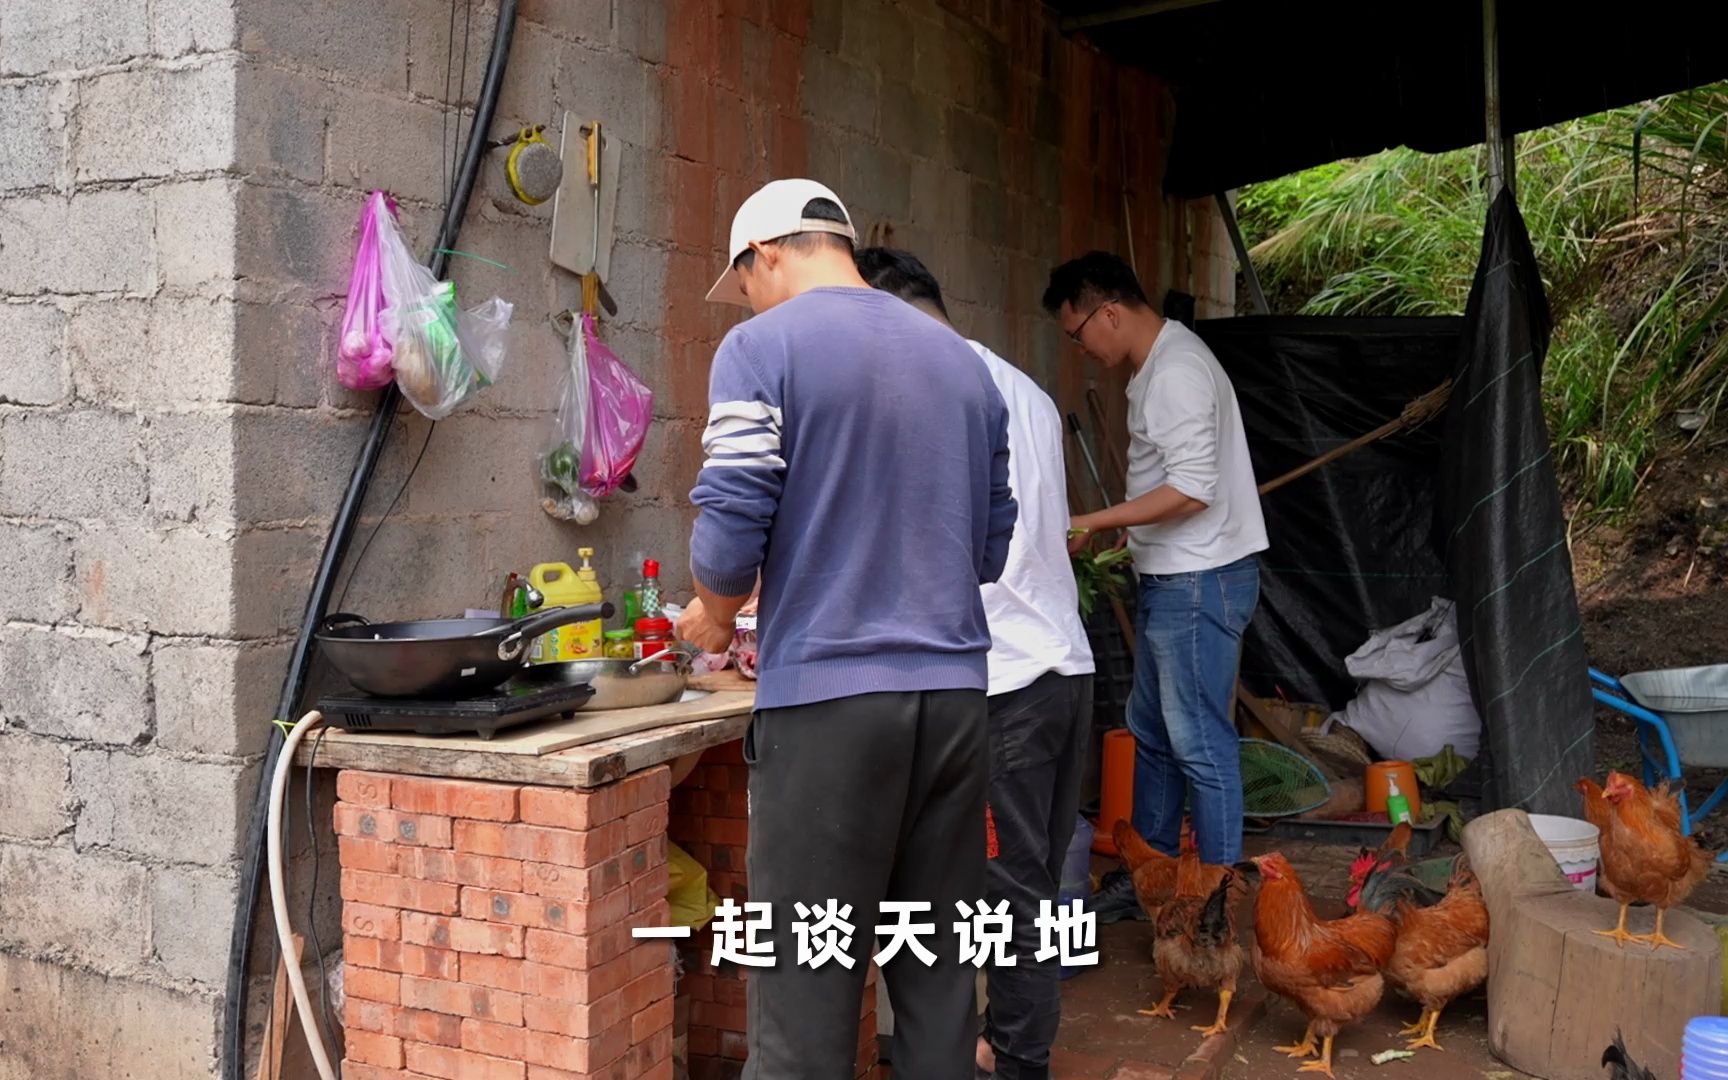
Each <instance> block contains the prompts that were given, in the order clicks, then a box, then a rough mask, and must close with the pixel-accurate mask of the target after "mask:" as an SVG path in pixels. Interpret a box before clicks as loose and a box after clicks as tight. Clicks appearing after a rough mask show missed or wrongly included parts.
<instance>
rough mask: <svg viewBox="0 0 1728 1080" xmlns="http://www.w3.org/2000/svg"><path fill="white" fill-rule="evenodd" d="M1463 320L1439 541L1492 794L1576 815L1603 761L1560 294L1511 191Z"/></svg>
mask: <svg viewBox="0 0 1728 1080" xmlns="http://www.w3.org/2000/svg"><path fill="white" fill-rule="evenodd" d="M1465 322H1466V329H1465V332H1464V346H1463V349H1462V351H1461V353H1460V362H1459V366H1458V372H1457V374H1456V376H1455V377H1454V384H1453V389H1452V402H1451V405H1450V406H1449V408H1448V409H1447V415H1446V429H1445V452H1444V462H1443V470H1442V475H1443V476H1444V484H1443V487H1442V490H1441V502H1440V506H1441V513H1440V515H1439V518H1438V521H1439V524H1440V526H1441V531H1440V535H1439V536H1438V538H1437V544H1438V547H1439V549H1440V550H1442V551H1444V552H1445V557H1446V561H1447V565H1448V567H1449V569H1450V572H1451V580H1452V593H1451V595H1452V598H1453V599H1454V600H1455V601H1457V604H1458V637H1459V643H1460V646H1461V648H1462V649H1463V652H1464V663H1465V670H1466V671H1467V672H1468V673H1469V676H1470V688H1471V692H1472V693H1473V694H1474V695H1475V699H1476V709H1477V711H1478V712H1480V713H1481V714H1482V719H1483V722H1484V724H1485V725H1486V726H1487V739H1486V740H1485V741H1484V743H1483V750H1484V753H1483V754H1482V755H1480V756H1479V758H1478V763H1479V764H1485V765H1486V768H1485V769H1482V770H1481V772H1480V779H1481V784H1482V800H1483V802H1484V804H1485V805H1486V806H1487V807H1489V808H1495V809H1497V808H1502V807H1509V806H1516V807H1519V808H1521V809H1524V810H1527V811H1529V812H1530V813H1533V814H1565V815H1571V814H1574V813H1576V811H1577V794H1576V793H1575V792H1574V791H1573V789H1572V784H1573V783H1574V782H1575V781H1576V780H1577V779H1578V777H1580V776H1584V775H1587V774H1589V773H1591V772H1592V771H1594V766H1595V748H1594V746H1593V735H1594V733H1595V721H1594V709H1593V706H1592V703H1591V697H1590V678H1589V664H1588V660H1587V658H1586V655H1585V651H1584V632H1583V624H1582V623H1581V621H1580V619H1579V615H1578V597H1577V594H1576V592H1575V589H1574V585H1573V577H1572V556H1571V553H1570V551H1569V550H1568V549H1567V546H1566V518H1565V514H1564V510H1563V507H1562V505H1561V502H1560V488H1559V485H1558V483H1557V481H1556V478H1555V474H1554V458H1553V454H1552V451H1551V444H1550V442H1549V437H1548V423H1547V420H1546V418H1545V417H1544V416H1543V413H1542V362H1543V360H1544V359H1545V358H1546V356H1547V352H1548V333H1549V329H1550V327H1551V321H1550V315H1549V311H1548V301H1547V298H1546V297H1545V296H1544V295H1543V292H1542V277H1541V274H1540V272H1539V270H1538V268H1537V265H1536V255H1535V252H1534V250H1532V248H1531V246H1530V236H1529V234H1528V233H1527V232H1526V231H1525V228H1524V220H1523V218H1522V217H1521V216H1520V215H1519V213H1518V207H1517V205H1516V204H1515V203H1514V202H1513V199H1512V196H1511V193H1510V192H1503V193H1502V194H1501V195H1500V196H1499V197H1498V198H1497V199H1495V201H1494V205H1493V206H1492V207H1491V208H1490V210H1489V213H1488V224H1487V228H1486V230H1485V231H1484V235H1483V240H1482V258H1481V260H1480V261H1479V262H1478V263H1477V268H1476V281H1475V284H1474V285H1473V286H1472V287H1471V290H1470V303H1469V306H1468V307H1467V308H1466V309H1465ZM1477 771H1478V770H1476V769H1472V770H1471V772H1477Z"/></svg>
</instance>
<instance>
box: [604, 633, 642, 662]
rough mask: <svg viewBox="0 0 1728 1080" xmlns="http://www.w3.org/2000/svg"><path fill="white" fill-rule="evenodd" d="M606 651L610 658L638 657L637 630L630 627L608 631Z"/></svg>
mask: <svg viewBox="0 0 1728 1080" xmlns="http://www.w3.org/2000/svg"><path fill="white" fill-rule="evenodd" d="M605 653H606V659H608V660H634V659H636V632H635V631H634V630H629V629H625V630H608V631H606V645H605Z"/></svg>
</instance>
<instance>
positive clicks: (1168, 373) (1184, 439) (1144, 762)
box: [1044, 251, 1267, 922]
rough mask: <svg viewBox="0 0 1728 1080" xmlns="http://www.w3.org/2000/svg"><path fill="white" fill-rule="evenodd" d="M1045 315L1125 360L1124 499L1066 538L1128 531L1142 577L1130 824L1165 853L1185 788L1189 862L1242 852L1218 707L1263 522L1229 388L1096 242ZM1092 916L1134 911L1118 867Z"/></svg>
mask: <svg viewBox="0 0 1728 1080" xmlns="http://www.w3.org/2000/svg"><path fill="white" fill-rule="evenodd" d="M1044 308H1045V310H1047V311H1049V312H1050V314H1052V315H1053V316H1055V317H1056V319H1057V321H1058V322H1060V323H1061V325H1062V329H1063V332H1064V333H1066V334H1067V335H1068V336H1069V338H1070V339H1072V340H1073V341H1074V343H1075V344H1077V345H1079V346H1080V347H1081V348H1082V349H1084V350H1085V351H1086V352H1087V353H1088V354H1089V355H1090V356H1091V357H1092V358H1093V359H1095V360H1097V361H1098V362H1099V363H1101V364H1103V365H1104V366H1105V367H1107V368H1115V367H1118V366H1120V365H1122V364H1127V365H1128V366H1129V368H1130V369H1131V371H1132V372H1133V374H1132V376H1131V377H1130V379H1129V381H1128V435H1129V447H1128V485H1127V492H1126V495H1127V500H1126V501H1125V502H1122V503H1119V504H1118V505H1116V506H1112V507H1108V508H1106V509H1104V510H1100V511H1098V512H1097V513H1093V514H1083V515H1081V516H1079V517H1077V518H1075V519H1074V520H1073V523H1072V529H1073V532H1072V539H1071V540H1070V547H1071V549H1072V550H1079V549H1080V548H1082V547H1085V546H1086V545H1087V544H1088V543H1090V542H1091V541H1092V539H1093V537H1094V535H1095V534H1097V533H1100V532H1109V531H1114V530H1118V529H1121V530H1126V532H1127V541H1128V547H1129V549H1130V550H1131V551H1132V552H1133V555H1134V568H1135V570H1136V571H1137V572H1138V574H1139V577H1140V597H1139V599H1140V604H1139V612H1138V617H1137V620H1136V621H1137V623H1138V626H1137V627H1136V637H1137V638H1138V648H1137V650H1136V661H1135V669H1134V693H1133V696H1132V697H1131V699H1130V701H1129V704H1128V727H1129V730H1131V731H1132V732H1133V733H1134V739H1135V743H1136V744H1137V752H1136V755H1135V760H1134V809H1133V817H1132V824H1133V826H1134V828H1135V831H1137V832H1139V833H1140V835H1141V836H1143V837H1145V838H1146V840H1147V842H1148V843H1150V844H1151V845H1152V846H1153V847H1155V848H1157V849H1159V850H1160V851H1163V852H1165V853H1166V854H1169V855H1176V854H1177V853H1178V843H1179V840H1180V837H1181V829H1182V815H1183V803H1184V800H1185V799H1186V798H1188V797H1189V796H1191V798H1192V803H1191V813H1192V815H1193V826H1194V834H1195V838H1196V839H1197V841H1198V842H1199V846H1200V858H1201V860H1202V861H1204V862H1207V863H1211V864H1213V865H1217V866H1229V865H1231V864H1232V863H1235V862H1237V861H1238V860H1239V859H1241V857H1242V782H1241V769H1240V765H1239V759H1238V750H1237V740H1236V729H1235V725H1234V724H1233V723H1232V721H1231V705H1232V702H1233V700H1234V696H1235V685H1236V666H1237V658H1238V653H1239V651H1240V648H1241V641H1242V634H1243V632H1244V631H1245V630H1246V629H1247V627H1248V622H1249V619H1250V618H1252V616H1253V614H1254V606H1255V604H1256V603H1258V602H1259V596H1260V569H1259V564H1258V561H1257V560H1256V558H1255V556H1256V554H1257V553H1258V552H1261V551H1264V550H1265V549H1266V546H1267V544H1266V525H1265V522H1264V520H1263V519H1262V518H1261V514H1260V496H1259V493H1258V491H1257V490H1256V488H1255V483H1254V470H1253V467H1252V465H1251V464H1250V462H1249V459H1248V443H1247V440H1246V438H1245V437H1244V435H1243V429H1242V416H1241V412H1240V410H1239V409H1238V408H1237V404H1236V392H1235V390H1234V388H1233V387H1232V386H1231V385H1230V379H1229V377H1228V376H1226V375H1225V374H1224V369H1223V368H1222V367H1220V366H1219V364H1218V360H1217V359H1216V358H1215V357H1214V356H1213V355H1212V351H1211V350H1210V349H1208V348H1207V347H1206V345H1205V343H1204V342H1202V341H1201V340H1200V338H1199V337H1198V336H1196V335H1195V334H1194V332H1193V331H1191V330H1189V329H1188V328H1187V327H1185V326H1183V325H1182V324H1181V323H1177V322H1170V321H1167V320H1165V319H1164V318H1163V317H1161V316H1160V315H1159V314H1158V313H1157V312H1156V311H1153V310H1152V306H1151V305H1150V304H1149V303H1147V300H1146V294H1145V292H1144V291H1142V290H1141V288H1140V282H1139V281H1138V279H1136V277H1135V276H1134V271H1133V270H1132V269H1131V268H1130V267H1129V266H1128V264H1127V263H1125V262H1123V261H1122V260H1121V259H1119V258H1117V257H1116V256H1114V255H1110V254H1107V253H1105V252H1101V251H1094V252H1091V253H1089V254H1087V255H1083V256H1081V257H1080V258H1078V259H1074V260H1073V261H1071V262H1067V263H1064V264H1062V265H1061V266H1059V267H1057V268H1056V269H1055V270H1053V271H1052V272H1051V274H1050V284H1049V287H1048V288H1047V289H1046V290H1045V293H1044ZM1093 908H1094V910H1095V911H1096V912H1097V914H1098V918H1099V921H1100V922H1114V921H1116V920H1118V919H1122V918H1127V917H1134V918H1145V917H1146V916H1145V914H1144V913H1143V912H1141V911H1140V907H1139V904H1138V902H1137V901H1136V900H1135V898H1134V886H1133V882H1132V881H1131V880H1129V878H1128V876H1127V875H1126V874H1124V873H1120V872H1119V873H1117V874H1115V875H1110V876H1108V877H1107V878H1106V879H1105V881H1104V883H1103V884H1102V885H1101V886H1100V888H1099V891H1098V893H1097V894H1096V895H1095V896H1094V898H1093Z"/></svg>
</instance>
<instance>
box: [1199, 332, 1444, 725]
mask: <svg viewBox="0 0 1728 1080" xmlns="http://www.w3.org/2000/svg"><path fill="white" fill-rule="evenodd" d="M1463 327H1464V321H1463V320H1462V319H1457V318H1425V319H1418V318H1404V319H1353V318H1322V317H1302V316H1292V317H1283V316H1280V317H1275V318H1243V319H1216V320H1208V321H1203V322H1200V323H1198V324H1197V325H1196V327H1195V330H1196V332H1197V333H1198V334H1199V335H1200V336H1201V338H1202V339H1204V340H1205V342H1206V343H1207V345H1209V346H1210V347H1211V349H1212V351H1213V353H1214V354H1215V355H1216V356H1217V357H1218V360H1219V363H1221V364H1222V365H1223V366H1224V369H1225V371H1226V372H1228V373H1229V375H1230V379H1231V382H1232V383H1233V384H1234V385H1235V388H1236V398H1237V401H1238V403H1239V404H1240V406H1241V409H1242V417H1243V424H1244V427H1245V428H1246V430H1247V434H1248V451H1249V455H1250V456H1251V457H1252V459H1253V462H1254V474H1255V476H1256V477H1257V478H1258V479H1259V480H1260V481H1261V482H1265V481H1267V480H1270V479H1272V478H1273V477H1276V476H1281V475H1283V474H1284V473H1286V472H1289V471H1290V470H1291V469H1294V468H1295V467H1297V466H1298V465H1301V464H1303V463H1305V462H1307V461H1309V460H1311V459H1313V458H1315V457H1318V456H1319V455H1321V454H1323V453H1325V452H1327V451H1328V450H1331V449H1333V448H1335V447H1337V446H1340V445H1342V444H1343V443H1347V442H1349V441H1350V440H1352V439H1355V438H1357V437H1358V436H1360V435H1362V434H1364V433H1366V432H1368V431H1372V430H1373V429H1374V428H1376V427H1379V426H1380V425H1381V424H1383V423H1385V422H1386V421H1388V420H1390V419H1392V418H1393V417H1396V416H1397V415H1398V414H1399V413H1400V412H1402V411H1403V409H1404V406H1405V405H1406V404H1408V403H1409V402H1410V401H1412V400H1414V399H1415V398H1417V397H1420V396H1421V395H1422V394H1424V393H1426V392H1428V391H1429V390H1432V389H1434V388H1435V387H1436V386H1438V385H1439V384H1440V383H1442V382H1444V381H1445V380H1446V378H1447V377H1448V376H1449V375H1451V374H1452V370H1453V368H1454V367H1455V366H1456V365H1457V361H1458V349H1459V342H1460V340H1461V336H1460V335H1461V333H1462V330H1463ZM1442 427H1443V425H1442V423H1441V421H1440V420H1439V419H1436V420H1434V421H1432V422H1430V423H1429V424H1427V425H1425V426H1423V427H1420V428H1417V429H1415V430H1414V431H1409V432H1402V433H1399V434H1397V435H1393V436H1390V437H1388V438H1386V439H1382V440H1380V441H1379V442H1376V443H1371V444H1370V445H1368V446H1366V447H1363V448H1362V449H1360V450H1357V451H1355V452H1354V453H1352V454H1350V455H1348V456H1346V457H1344V458H1341V459H1339V460H1338V461H1335V462H1333V463H1331V464H1330V465H1327V466H1325V467H1323V468H1321V469H1319V470H1317V471H1315V472H1312V473H1309V474H1308V475H1307V476H1304V477H1302V478H1300V479H1298V480H1295V481H1293V482H1291V483H1289V484H1287V485H1285V486H1284V487H1282V488H1279V489H1278V490H1276V491H1273V492H1271V493H1269V494H1268V495H1266V496H1265V498H1264V499H1263V500H1262V503H1261V506H1262V509H1263V511H1264V513H1265V517H1266V530H1267V535H1268V539H1269V541H1270V543H1271V547H1270V549H1269V550H1268V551H1267V552H1266V553H1265V554H1264V555H1263V556H1262V557H1261V594H1260V608H1259V610H1258V611H1257V612H1256V614H1255V617H1254V622H1253V625H1252V626H1250V628H1249V630H1248V634H1247V638H1246V640H1245V642H1244V644H1243V658H1242V672H1241V678H1242V682H1243V685H1244V686H1245V687H1246V688H1247V689H1248V690H1249V691H1250V692H1251V693H1255V694H1258V695H1260V696H1262V697H1271V696H1274V695H1276V694H1278V693H1279V692H1280V691H1282V692H1283V693H1284V694H1285V695H1286V696H1288V697H1289V698H1290V699H1291V700H1293V701H1305V702H1315V703H1322V704H1327V705H1330V706H1332V707H1333V708H1340V707H1342V706H1343V705H1344V704H1345V703H1346V702H1348V701H1349V700H1350V699H1351V698H1352V697H1353V696H1355V693H1356V684H1355V681H1354V680H1353V679H1352V678H1351V677H1350V676H1349V675H1348V674H1347V673H1346V672H1345V670H1344V658H1345V657H1346V656H1348V655H1349V654H1350V653H1352V652H1354V651H1355V650H1356V649H1357V647H1359V646H1360V645H1361V644H1362V642H1363V641H1364V640H1366V639H1367V637H1368V635H1369V633H1371V632H1372V631H1373V630H1375V629H1377V628H1380V627H1384V626H1391V625H1394V624H1396V623H1399V622H1402V621H1403V620H1405V619H1407V618H1409V617H1410V616H1412V615H1415V614H1417V613H1419V612H1421V611H1424V610H1426V609H1427V607H1428V604H1429V601H1430V600H1431V598H1433V597H1434V596H1437V595H1450V593H1449V592H1448V590H1447V584H1446V569H1445V564H1444V563H1443V562H1442V561H1441V559H1440V557H1439V555H1438V553H1437V552H1436V550H1435V548H1434V546H1433V540H1434V507H1435V504H1436V500H1437V497H1438V491H1439V479H1440V462H1441V439H1442Z"/></svg>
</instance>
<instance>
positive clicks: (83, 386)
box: [0, 0, 274, 1080]
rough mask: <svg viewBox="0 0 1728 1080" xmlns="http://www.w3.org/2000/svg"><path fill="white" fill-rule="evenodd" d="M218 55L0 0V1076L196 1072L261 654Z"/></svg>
mask: <svg viewBox="0 0 1728 1080" xmlns="http://www.w3.org/2000/svg"><path fill="white" fill-rule="evenodd" d="M236 44H237V34H236V18H235V12H234V10H233V8H232V5H231V4H229V3H227V2H202V0H200V2H191V0H185V2H178V0H177V2H173V3H167V2H163V3H154V4H151V3H146V2H145V0H99V2H94V3H88V4H63V3H60V2H58V0H11V2H8V3H6V4H4V5H0V249H3V250H4V255H3V257H0V349H3V350H4V353H5V357H4V361H5V362H4V363H3V364H0V552H3V554H0V581H4V585H0V1031H3V1032H4V1033H5V1035H4V1038H3V1039H0V1074H5V1075H19V1076H31V1077H40V1078H43V1080H57V1078H61V1077H67V1078H70V1077H83V1076H93V1075H122V1074H125V1073H127V1072H132V1073H134V1074H137V1073H138V1071H139V1069H140V1068H141V1067H143V1066H142V1065H141V1063H144V1062H148V1063H150V1064H149V1065H148V1067H147V1070H148V1072H149V1074H150V1075H151V1076H160V1077H202V1076H208V1075H210V1073H211V1071H212V1069H213V1067H214V1056H213V1048H214V1045H215V1037H216V1032H217V1025H218V1002H217V988H218V987H219V986H220V984H221V981H222V975H223V968H224V962H225V959H226V954H227V944H226V942H227V936H228V920H229V913H230V910H231V908H232V905H233V896H234V889H235V873H234V867H235V859H236V854H237V851H238V846H239V835H240V830H241V826H242V821H241V817H242V800H243V799H244V798H245V797H247V796H249V794H250V790H251V785H252V783H253V782H254V780H255V771H254V767H253V765H252V763H251V761H250V759H249V756H248V755H249V754H250V753H251V752H252V751H253V750H254V749H255V747H256V746H257V745H259V744H261V742H262V739H263V733H264V730H265V728H264V725H265V724H266V723H267V721H268V712H267V711H263V712H260V711H258V710H256V709H250V708H248V710H247V711H248V712H249V713H250V715H249V716H248V717H247V721H246V722H247V723H248V724H250V725H251V726H250V728H249V729H245V728H243V726H242V725H241V723H240V722H238V721H237V719H236V717H237V715H238V714H239V712H240V706H241V705H242V702H243V701H247V702H249V701H250V700H251V698H252V697H253V696H254V695H253V693H252V691H251V690H250V688H249V686H248V682H249V681H250V682H253V683H256V682H260V681H261V680H256V679H251V678H250V673H251V672H252V671H253V670H255V669H256V668H257V667H258V666H259V665H263V666H265V667H270V666H273V664H274V660H273V658H272V656H271V649H270V647H269V646H267V645H264V644H258V645H242V644H240V643H239V642H237V641H234V640H233V639H232V638H231V637H230V631H231V627H232V622H233V619H232V612H233V607H234V604H235V599H236V597H235V592H234V588H233V576H232V567H233V555H234V550H235V533H234V527H233V522H232V518H231V517H225V516H224V515H223V514H222V513H221V512H220V508H221V507H222V506H223V505H224V502H225V500H231V498H232V485H231V482H230V477H229V475H228V473H227V471H226V464H225V463H226V461H227V460H228V458H229V455H230V449H231V437H232V432H233V430H234V425H235V423H236V419H237V410H236V406H235V405H234V404H232V403H231V402H230V398H231V394H230V388H231V383H232V369H233V355H234V341H235V327H234V317H233V316H234V299H233V288H232V279H233V271H232V264H233V261H234V251H233V246H232V244H231V243H228V244H224V243H222V242H221V237H220V236H219V235H218V230H219V225H220V223H221V222H222V221H224V220H226V219H231V218H232V216H233V208H234V202H235V193H234V188H233V187H232V185H230V184H229V183H227V182H225V181H224V180H223V179H222V178H223V177H224V176H227V175H229V174H231V173H233V172H234V171H235V170H237V169H238V168H239V167H240V159H241V148H240V146H239V144H238V142H237V139H236V128H235V124H234V116H235V110H236V100H237V96H238V93H239V75H240V72H241V70H242V66H243V61H242V57H241V55H240V54H239V52H238V51H237V49H236V48H235V46H236ZM194 222H196V223H197V227H196V228H193V227H191V225H192V223H194ZM267 708H268V706H265V709H267Z"/></svg>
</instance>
